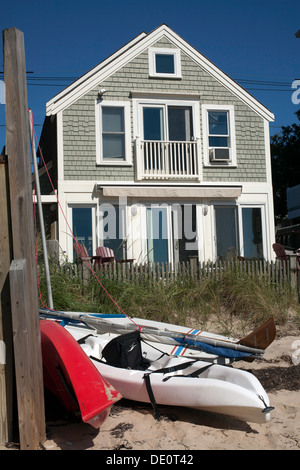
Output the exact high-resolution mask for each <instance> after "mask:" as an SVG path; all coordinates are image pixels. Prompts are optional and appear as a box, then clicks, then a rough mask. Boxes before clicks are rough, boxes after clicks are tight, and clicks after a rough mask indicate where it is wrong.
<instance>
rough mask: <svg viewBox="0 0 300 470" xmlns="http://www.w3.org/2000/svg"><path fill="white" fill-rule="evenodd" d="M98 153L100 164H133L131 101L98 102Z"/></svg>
mask: <svg viewBox="0 0 300 470" xmlns="http://www.w3.org/2000/svg"><path fill="white" fill-rule="evenodd" d="M96 154H97V163H98V164H108V165H113V164H116V165H120V164H121V165H122V164H131V147H130V103H129V102H122V101H99V102H97V104H96Z"/></svg>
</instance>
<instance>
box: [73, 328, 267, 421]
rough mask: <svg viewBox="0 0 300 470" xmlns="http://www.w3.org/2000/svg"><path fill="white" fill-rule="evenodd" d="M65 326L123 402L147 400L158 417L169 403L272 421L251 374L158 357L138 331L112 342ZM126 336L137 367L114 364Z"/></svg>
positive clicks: (107, 336) (104, 336)
mask: <svg viewBox="0 0 300 470" xmlns="http://www.w3.org/2000/svg"><path fill="white" fill-rule="evenodd" d="M65 328H66V329H67V330H68V331H69V332H70V333H71V334H72V335H73V337H74V338H75V339H76V340H77V341H78V342H79V344H81V347H82V348H83V350H84V351H85V353H86V354H87V355H88V356H89V357H90V359H91V360H92V362H93V363H94V364H95V366H96V367H97V369H98V370H99V372H100V373H101V375H102V377H103V378H104V379H106V380H107V381H108V382H109V383H111V384H112V385H113V386H114V387H115V388H116V389H117V390H118V391H119V392H120V393H121V395H122V396H123V398H126V399H129V400H134V401H140V402H146V403H150V402H151V403H152V405H153V407H154V410H155V412H156V413H159V412H158V411H157V410H158V408H159V405H168V406H180V407H188V408H193V409H196V410H204V411H209V412H214V413H221V414H223V415H227V416H231V417H234V418H237V419H240V420H244V421H247V422H255V423H266V422H268V421H269V419H270V411H271V410H272V409H273V408H272V407H270V403H269V398H268V395H267V393H266V392H265V390H264V388H263V387H262V385H261V384H260V382H259V381H258V380H257V379H256V377H255V376H254V375H253V374H251V373H249V372H246V371H243V370H240V369H234V368H233V367H229V366H224V365H219V364H214V363H212V362H208V361H204V360H200V359H197V358H195V359H194V360H192V358H190V357H189V358H186V357H176V356H169V355H168V354H162V353H161V351H159V350H158V349H157V348H159V346H158V345H156V346H157V347H155V348H154V347H153V346H152V345H149V343H148V342H146V343H145V342H144V341H141V342H139V340H137V339H136V336H135V333H136V334H138V333H139V330H136V331H135V332H130V333H126V334H125V335H119V336H114V335H113V339H111V338H112V336H111V335H110V334H98V333H96V332H95V331H93V330H91V329H89V328H86V327H84V326H83V325H72V324H68V325H66V326H65ZM132 335H134V338H132ZM124 338H125V339H127V346H126V347H127V353H128V357H130V354H133V353H134V351H135V352H136V351H138V348H139V345H141V348H142V351H140V354H138V355H137V356H138V357H139V363H138V364H139V365H138V366H136V365H135V366H134V368H125V367H126V364H123V363H122V364H123V365H122V366H121V364H118V365H116V363H115V362H114V361H116V360H117V361H119V359H120V356H121V354H120V352H119V350H118V353H117V354H115V352H116V349H115V348H116V345H117V346H118V347H120V346H119V344H120V339H124ZM128 340H129V342H128ZM128 346H129V347H128ZM128 351H129V352H128ZM141 358H142V359H141ZM135 360H136V358H135ZM145 362H146V364H145ZM111 363H113V364H114V365H111ZM141 363H143V365H142V366H141ZM157 407H158V408H157ZM156 417H158V416H157V414H156Z"/></svg>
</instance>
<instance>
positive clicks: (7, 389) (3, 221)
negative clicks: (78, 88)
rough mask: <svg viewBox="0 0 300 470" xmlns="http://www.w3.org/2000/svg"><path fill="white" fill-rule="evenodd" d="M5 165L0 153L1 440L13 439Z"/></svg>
mask: <svg viewBox="0 0 300 470" xmlns="http://www.w3.org/2000/svg"><path fill="white" fill-rule="evenodd" d="M8 187H9V185H8V168H7V161H6V158H5V155H0V444H6V443H7V442H9V441H11V440H12V439H13V373H14V367H13V336H12V320H11V308H10V290H9V277H8V272H9V267H10V263H11V260H12V245H11V226H10V209H9V192H8Z"/></svg>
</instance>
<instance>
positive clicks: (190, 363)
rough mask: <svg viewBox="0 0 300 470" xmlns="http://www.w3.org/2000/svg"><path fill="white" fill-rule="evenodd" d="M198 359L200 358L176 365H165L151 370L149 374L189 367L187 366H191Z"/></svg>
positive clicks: (164, 372)
mask: <svg viewBox="0 0 300 470" xmlns="http://www.w3.org/2000/svg"><path fill="white" fill-rule="evenodd" d="M197 361H199V359H193V360H192V361H188V362H184V363H183V364H177V365H176V366H171V367H163V368H162V369H157V370H151V371H149V374H157V373H160V374H168V373H170V372H176V371H177V370H183V369H187V367H189V366H191V365H192V364H194V363H195V362H197Z"/></svg>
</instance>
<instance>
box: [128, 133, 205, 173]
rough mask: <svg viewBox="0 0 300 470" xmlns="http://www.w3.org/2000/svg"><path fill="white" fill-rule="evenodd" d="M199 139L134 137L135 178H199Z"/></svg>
mask: <svg viewBox="0 0 300 470" xmlns="http://www.w3.org/2000/svg"><path fill="white" fill-rule="evenodd" d="M200 170H201V166H200V141H199V140H196V141H192V142H182V141H180V142H174V141H172V142H166V141H161V140H159V141H145V140H140V139H139V138H137V139H136V174H137V180H143V179H174V178H175V179H178V178H179V179H194V180H195V179H196V180H200V179H201V178H200Z"/></svg>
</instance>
